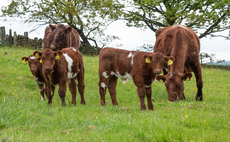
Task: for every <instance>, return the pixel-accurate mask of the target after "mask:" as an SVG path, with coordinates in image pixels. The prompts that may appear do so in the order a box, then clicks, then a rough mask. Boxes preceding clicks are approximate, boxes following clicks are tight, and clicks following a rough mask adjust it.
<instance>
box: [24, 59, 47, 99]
mask: <svg viewBox="0 0 230 142" xmlns="http://www.w3.org/2000/svg"><path fill="white" fill-rule="evenodd" d="M22 60H23V62H24V63H25V62H26V61H28V63H29V67H30V71H31V73H32V74H33V76H34V79H35V80H36V82H37V84H38V86H39V92H40V94H41V100H43V101H44V100H45V96H44V88H43V86H44V82H45V79H44V77H43V74H42V64H41V63H40V62H39V60H38V59H37V58H35V56H34V55H30V56H28V57H22Z"/></svg>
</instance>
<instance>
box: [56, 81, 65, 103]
mask: <svg viewBox="0 0 230 142" xmlns="http://www.w3.org/2000/svg"><path fill="white" fill-rule="evenodd" d="M60 82H61V83H60V84H59V90H58V94H59V96H60V98H61V101H62V106H66V102H65V92H66V81H64V80H63V81H60Z"/></svg>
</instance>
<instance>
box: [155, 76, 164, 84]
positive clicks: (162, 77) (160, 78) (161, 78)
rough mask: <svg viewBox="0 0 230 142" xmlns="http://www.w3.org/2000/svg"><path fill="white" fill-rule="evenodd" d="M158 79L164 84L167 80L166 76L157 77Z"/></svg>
mask: <svg viewBox="0 0 230 142" xmlns="http://www.w3.org/2000/svg"><path fill="white" fill-rule="evenodd" d="M156 79H157V80H158V81H159V82H161V83H163V82H165V80H166V76H165V75H157V76H156Z"/></svg>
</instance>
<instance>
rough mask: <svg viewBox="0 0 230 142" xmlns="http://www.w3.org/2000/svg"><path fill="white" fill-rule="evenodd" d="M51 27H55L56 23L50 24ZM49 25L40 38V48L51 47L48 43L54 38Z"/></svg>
mask: <svg viewBox="0 0 230 142" xmlns="http://www.w3.org/2000/svg"><path fill="white" fill-rule="evenodd" d="M50 26H52V27H55V28H56V27H57V25H50ZM50 26H47V27H46V29H45V34H44V38H43V40H42V49H43V50H44V49H46V48H51V47H50V45H51V43H52V42H53V39H54V33H53V31H52V29H51V28H50Z"/></svg>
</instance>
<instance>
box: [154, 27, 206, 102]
mask: <svg viewBox="0 0 230 142" xmlns="http://www.w3.org/2000/svg"><path fill="white" fill-rule="evenodd" d="M156 37H157V39H156V43H155V46H154V52H161V53H163V54H164V55H166V56H173V57H174V58H175V62H174V63H173V65H172V66H170V68H169V72H168V74H167V72H164V74H165V75H160V76H157V77H156V79H157V80H158V81H161V82H165V86H166V88H167V92H168V95H169V100H170V101H177V100H179V99H185V96H184V82H183V81H185V80H190V79H191V77H192V74H191V73H190V72H191V71H193V72H194V74H195V76H196V84H197V88H198V92H197V94H196V100H199V101H202V100H203V94H202V87H203V82H202V73H201V65H200V62H199V52H200V41H199V38H198V36H197V35H196V33H195V32H194V31H193V30H192V29H191V28H189V27H186V26H182V25H174V26H170V27H165V28H160V29H159V30H157V31H156ZM166 74H167V75H166Z"/></svg>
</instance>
